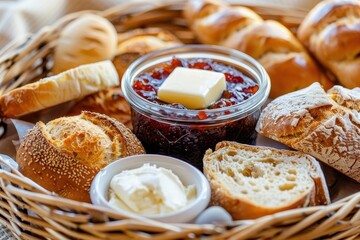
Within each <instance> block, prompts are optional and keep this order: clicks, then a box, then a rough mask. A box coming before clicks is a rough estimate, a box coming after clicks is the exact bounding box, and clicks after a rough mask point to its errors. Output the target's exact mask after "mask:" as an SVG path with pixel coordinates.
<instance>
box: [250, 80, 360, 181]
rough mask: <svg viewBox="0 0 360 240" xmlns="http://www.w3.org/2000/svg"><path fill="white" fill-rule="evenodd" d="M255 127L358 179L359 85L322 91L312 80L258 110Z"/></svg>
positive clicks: (359, 136)
mask: <svg viewBox="0 0 360 240" xmlns="http://www.w3.org/2000/svg"><path fill="white" fill-rule="evenodd" d="M256 130H257V131H258V132H259V133H261V134H263V135H265V136H266V137H269V138H271V139H274V140H276V141H279V142H281V143H283V144H285V145H287V146H289V147H291V148H294V149H296V150H299V151H302V152H305V153H308V154H310V155H312V156H314V157H316V158H317V159H319V160H321V161H322V162H324V163H326V164H328V165H330V166H331V167H333V168H335V169H337V170H339V171H340V172H342V173H344V174H346V175H348V176H349V177H351V178H353V179H354V180H356V181H358V182H360V88H354V89H352V90H350V89H346V88H344V87H341V86H338V85H337V86H334V87H333V88H331V89H330V90H328V92H327V93H326V92H325V91H324V89H323V88H322V87H321V86H320V84H318V83H314V84H312V85H311V86H309V87H307V88H305V89H302V90H299V91H296V92H293V93H289V94H287V95H284V96H281V97H279V98H277V99H275V100H274V101H272V102H271V103H269V104H268V105H267V107H266V108H265V109H264V110H263V111H262V113H261V115H260V118H259V121H258V124H257V126H256Z"/></svg>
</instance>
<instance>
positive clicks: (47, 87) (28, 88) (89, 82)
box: [0, 60, 119, 118]
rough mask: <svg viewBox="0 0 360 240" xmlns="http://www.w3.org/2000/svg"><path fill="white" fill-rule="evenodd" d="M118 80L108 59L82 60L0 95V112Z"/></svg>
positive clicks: (30, 108)
mask: <svg viewBox="0 0 360 240" xmlns="http://www.w3.org/2000/svg"><path fill="white" fill-rule="evenodd" d="M118 84H119V78H118V75H117V73H116V69H115V67H114V65H113V64H112V63H111V61H109V60H108V61H103V62H97V63H92V64H86V65H82V66H79V67H77V68H73V69H70V70H67V71H65V72H63V73H60V74H58V75H56V76H51V77H47V78H44V79H41V80H39V81H37V82H34V83H29V84H26V85H24V86H22V87H19V88H15V89H14V90H11V91H10V92H8V93H6V94H4V95H2V96H0V116H1V117H13V118H14V117H19V116H22V115H25V114H28V113H32V112H36V111H38V110H41V109H45V108H48V107H52V106H55V105H58V104H60V103H65V102H67V101H70V100H74V99H77V98H81V97H84V96H86V95H89V94H91V93H94V92H97V91H99V90H102V89H105V88H106V87H111V86H116V85H118Z"/></svg>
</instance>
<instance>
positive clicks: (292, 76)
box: [184, 0, 334, 98]
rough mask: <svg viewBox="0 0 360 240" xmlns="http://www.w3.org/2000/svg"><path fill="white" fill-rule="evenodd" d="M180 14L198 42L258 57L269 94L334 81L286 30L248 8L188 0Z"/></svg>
mask: <svg viewBox="0 0 360 240" xmlns="http://www.w3.org/2000/svg"><path fill="white" fill-rule="evenodd" d="M184 15H185V17H186V19H187V20H188V23H189V26H190V28H191V29H192V30H193V32H194V33H195V35H196V36H197V38H198V39H199V40H200V42H202V43H207V44H216V45H221V46H226V47H229V48H233V49H236V50H239V51H242V52H244V53H246V54H248V55H250V56H252V57H253V58H255V59H256V60H258V61H259V62H260V63H261V64H262V65H263V67H264V68H265V69H266V71H267V72H268V74H269V76H270V79H271V90H270V97H271V98H275V97H278V96H280V95H283V94H285V93H288V92H292V91H295V90H298V89H301V88H304V87H307V86H309V85H310V84H311V83H313V82H320V83H321V84H322V85H323V86H324V87H325V88H326V89H328V88H330V87H332V86H333V85H334V83H333V82H332V81H330V80H329V79H328V77H327V76H326V75H325V74H324V72H323V71H322V69H321V67H320V66H319V65H318V64H317V63H316V62H315V61H314V60H313V59H312V58H311V56H310V55H309V54H308V53H307V51H306V49H305V48H304V47H303V46H302V44H301V43H300V42H299V40H297V38H296V37H295V36H294V34H293V33H292V32H290V30H288V29H287V28H286V27H285V26H283V25H282V24H281V23H279V22H276V21H273V20H266V21H264V20H263V19H262V18H261V17H260V16H259V15H257V14H256V13H255V12H253V11H252V10H251V9H249V8H245V7H234V6H229V5H227V4H225V3H222V2H220V1H211V0H191V1H189V2H188V4H187V6H186V8H185V10H184Z"/></svg>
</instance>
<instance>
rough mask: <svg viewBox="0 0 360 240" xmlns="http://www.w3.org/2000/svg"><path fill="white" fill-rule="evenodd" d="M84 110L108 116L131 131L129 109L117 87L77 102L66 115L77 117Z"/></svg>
mask: <svg viewBox="0 0 360 240" xmlns="http://www.w3.org/2000/svg"><path fill="white" fill-rule="evenodd" d="M84 110H86V111H91V112H97V113H101V114H105V115H108V116H110V117H112V118H115V119H116V120H118V121H119V122H121V123H122V124H124V125H125V126H126V127H128V128H129V129H132V124H131V116H130V114H131V108H130V105H129V103H128V102H127V101H126V100H125V98H124V95H123V93H122V91H121V89H120V88H119V87H113V88H107V89H105V90H103V91H100V92H97V93H94V94H91V95H89V96H87V97H85V98H84V99H82V100H81V101H78V102H77V103H76V104H75V105H74V106H73V107H72V108H71V109H70V110H69V112H68V113H67V115H69V116H74V115H78V114H80V113H81V112H82V111H84Z"/></svg>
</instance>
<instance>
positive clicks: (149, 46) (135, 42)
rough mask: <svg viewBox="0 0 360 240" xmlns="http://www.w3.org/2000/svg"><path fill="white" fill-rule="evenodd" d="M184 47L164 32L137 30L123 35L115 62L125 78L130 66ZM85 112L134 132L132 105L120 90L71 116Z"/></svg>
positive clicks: (82, 104)
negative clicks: (157, 52)
mask: <svg viewBox="0 0 360 240" xmlns="http://www.w3.org/2000/svg"><path fill="white" fill-rule="evenodd" d="M180 44H181V42H180V40H178V38H177V37H176V36H175V35H173V34H171V33H170V32H168V31H165V30H163V29H160V28H146V29H135V30H132V31H128V32H125V33H121V34H119V40H118V50H117V54H118V55H117V56H115V58H114V59H113V63H114V65H115V67H116V70H117V73H118V75H119V78H120V79H121V78H122V75H123V74H124V72H125V71H126V69H127V68H128V67H129V65H130V64H131V63H132V62H133V61H135V60H136V59H138V58H139V57H141V56H143V55H145V54H147V53H150V52H153V51H155V50H158V49H162V48H167V47H173V46H176V45H180ZM83 110H87V111H93V112H98V113H102V114H106V115H108V116H110V117H113V118H116V119H117V120H119V121H120V122H121V123H123V124H124V125H126V126H127V127H128V128H130V129H132V125H131V117H130V105H129V104H128V103H127V102H126V100H125V98H124V97H123V94H122V92H121V89H120V87H118V86H116V87H111V88H107V89H105V90H103V91H100V92H97V93H94V94H91V95H89V96H87V97H85V98H83V99H81V100H80V101H78V102H77V103H76V104H75V105H74V106H73V107H72V108H71V109H70V111H69V112H68V115H77V114H79V113H80V112H81V111H83Z"/></svg>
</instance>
